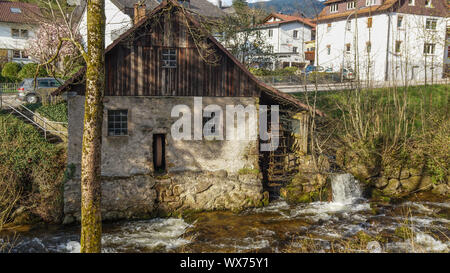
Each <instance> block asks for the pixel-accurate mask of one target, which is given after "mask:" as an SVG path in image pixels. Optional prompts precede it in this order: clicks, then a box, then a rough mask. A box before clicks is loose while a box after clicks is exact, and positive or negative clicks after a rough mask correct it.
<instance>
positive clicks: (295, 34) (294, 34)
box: [292, 30, 298, 38]
mask: <svg viewBox="0 0 450 273" xmlns="http://www.w3.org/2000/svg"><path fill="white" fill-rule="evenodd" d="M297 36H298V31H297V30H294V31H293V33H292V37H294V38H297Z"/></svg>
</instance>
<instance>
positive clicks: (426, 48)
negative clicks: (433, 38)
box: [423, 43, 436, 55]
mask: <svg viewBox="0 0 450 273" xmlns="http://www.w3.org/2000/svg"><path fill="white" fill-rule="evenodd" d="M435 46H436V45H435V44H431V43H425V44H424V45H423V53H424V54H429V55H432V54H434V48H435Z"/></svg>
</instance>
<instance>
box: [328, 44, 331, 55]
mask: <svg viewBox="0 0 450 273" xmlns="http://www.w3.org/2000/svg"><path fill="white" fill-rule="evenodd" d="M330 54H331V45H327V55H330Z"/></svg>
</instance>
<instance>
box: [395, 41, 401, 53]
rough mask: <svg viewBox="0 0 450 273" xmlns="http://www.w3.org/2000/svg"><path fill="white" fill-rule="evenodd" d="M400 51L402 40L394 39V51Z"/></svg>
mask: <svg viewBox="0 0 450 273" xmlns="http://www.w3.org/2000/svg"><path fill="white" fill-rule="evenodd" d="M401 52H402V41H395V53H397V54H399V53H401Z"/></svg>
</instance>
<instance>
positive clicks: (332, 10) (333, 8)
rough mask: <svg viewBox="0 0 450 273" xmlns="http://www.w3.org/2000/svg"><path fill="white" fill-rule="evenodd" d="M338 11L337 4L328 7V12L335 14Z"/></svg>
mask: <svg viewBox="0 0 450 273" xmlns="http://www.w3.org/2000/svg"><path fill="white" fill-rule="evenodd" d="M337 11H338V4H332V5H331V6H330V12H337Z"/></svg>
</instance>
